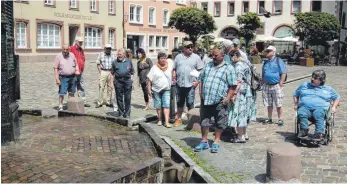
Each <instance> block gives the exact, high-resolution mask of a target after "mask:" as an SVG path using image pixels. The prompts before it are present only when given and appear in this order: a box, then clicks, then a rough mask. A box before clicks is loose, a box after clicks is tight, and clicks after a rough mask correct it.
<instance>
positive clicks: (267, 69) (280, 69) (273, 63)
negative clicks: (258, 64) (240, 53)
mask: <svg viewBox="0 0 347 184" xmlns="http://www.w3.org/2000/svg"><path fill="white" fill-rule="evenodd" d="M284 73H287V69H286V64H285V63H284V62H283V60H282V59H281V58H278V62H277V57H276V56H275V57H273V58H272V60H266V61H265V62H264V65H263V80H264V82H265V83H266V84H271V85H272V84H277V83H279V82H280V80H281V77H280V75H281V74H284Z"/></svg>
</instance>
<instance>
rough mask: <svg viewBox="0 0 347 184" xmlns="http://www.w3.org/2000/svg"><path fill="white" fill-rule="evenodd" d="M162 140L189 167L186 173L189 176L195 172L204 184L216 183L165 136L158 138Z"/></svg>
mask: <svg viewBox="0 0 347 184" xmlns="http://www.w3.org/2000/svg"><path fill="white" fill-rule="evenodd" d="M160 137H161V138H163V139H164V141H165V142H166V143H167V144H169V145H170V147H171V148H172V151H173V152H175V153H176V154H177V155H178V156H179V157H181V158H182V160H184V162H185V164H186V165H188V167H190V169H189V171H188V173H189V174H190V175H192V174H193V172H196V175H197V176H200V177H201V180H204V181H205V182H206V183H218V182H217V181H216V180H215V179H214V178H213V177H212V176H211V175H210V174H209V173H207V172H205V171H204V170H203V169H202V168H201V167H200V166H198V165H197V164H196V163H195V162H194V161H193V160H192V159H191V158H190V157H189V156H188V155H187V154H186V153H184V152H183V151H182V149H181V148H180V147H178V146H177V145H176V144H175V143H174V142H173V141H172V140H171V139H170V138H168V137H165V136H160Z"/></svg>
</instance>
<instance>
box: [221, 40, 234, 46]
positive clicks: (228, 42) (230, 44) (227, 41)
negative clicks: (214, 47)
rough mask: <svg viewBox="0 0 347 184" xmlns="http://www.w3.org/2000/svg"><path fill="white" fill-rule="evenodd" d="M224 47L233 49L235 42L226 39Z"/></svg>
mask: <svg viewBox="0 0 347 184" xmlns="http://www.w3.org/2000/svg"><path fill="white" fill-rule="evenodd" d="M223 46H224V47H225V48H227V47H232V46H233V42H232V41H231V40H228V39H225V40H224V41H223Z"/></svg>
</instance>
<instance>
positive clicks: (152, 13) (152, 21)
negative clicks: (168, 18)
mask: <svg viewBox="0 0 347 184" xmlns="http://www.w3.org/2000/svg"><path fill="white" fill-rule="evenodd" d="M148 14H149V15H148V24H150V25H155V23H156V20H155V8H154V7H150V8H149V13H148Z"/></svg>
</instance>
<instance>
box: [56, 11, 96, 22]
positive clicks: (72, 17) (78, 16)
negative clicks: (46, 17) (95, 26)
mask: <svg viewBox="0 0 347 184" xmlns="http://www.w3.org/2000/svg"><path fill="white" fill-rule="evenodd" d="M54 16H56V17H62V18H67V19H80V20H92V16H84V15H76V14H68V13H59V12H54Z"/></svg>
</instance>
